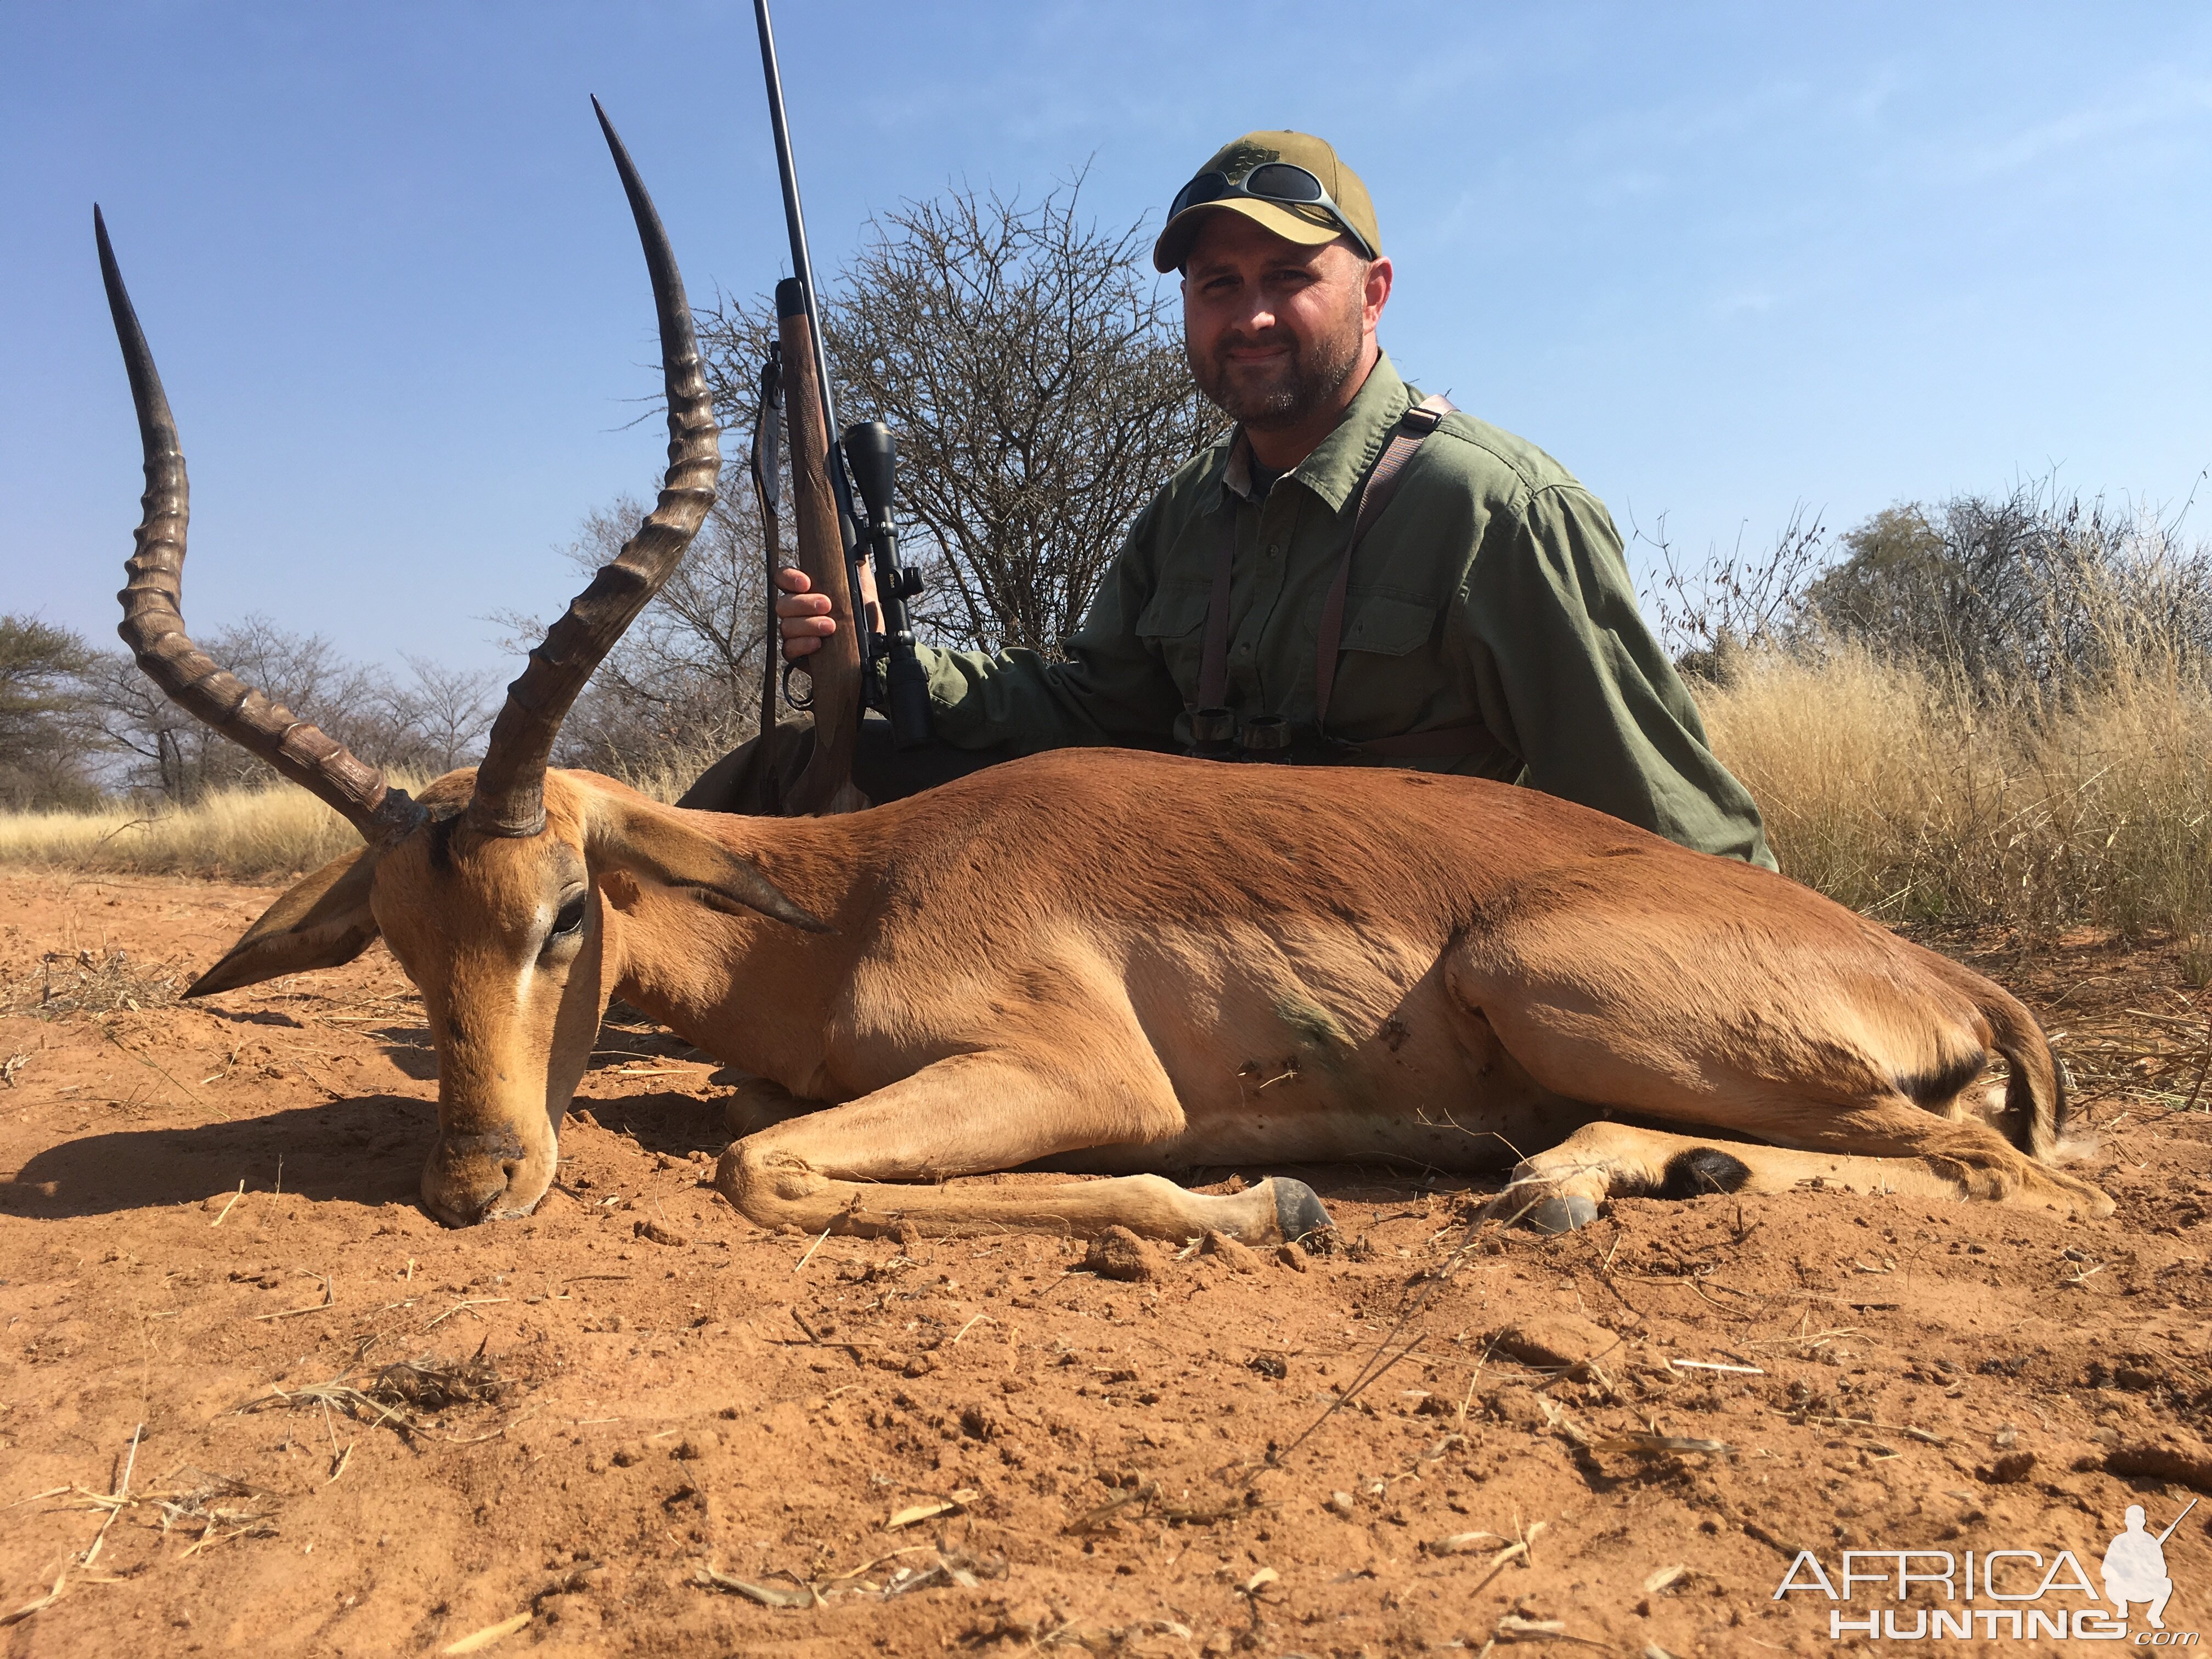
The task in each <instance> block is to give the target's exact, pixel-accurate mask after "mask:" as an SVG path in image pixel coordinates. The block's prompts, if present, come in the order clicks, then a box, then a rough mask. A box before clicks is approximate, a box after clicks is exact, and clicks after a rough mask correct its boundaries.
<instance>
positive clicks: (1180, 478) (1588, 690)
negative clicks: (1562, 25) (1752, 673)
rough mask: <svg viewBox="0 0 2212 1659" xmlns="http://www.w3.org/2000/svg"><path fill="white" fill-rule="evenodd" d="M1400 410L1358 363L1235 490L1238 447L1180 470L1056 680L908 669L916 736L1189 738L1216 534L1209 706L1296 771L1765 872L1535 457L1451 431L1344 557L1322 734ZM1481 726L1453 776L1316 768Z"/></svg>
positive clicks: (1698, 743) (926, 655) (1677, 694)
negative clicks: (1321, 696) (1515, 804)
mask: <svg viewBox="0 0 2212 1659" xmlns="http://www.w3.org/2000/svg"><path fill="white" fill-rule="evenodd" d="M1420 396H1421V393H1420V392H1419V391H1417V390H1415V389H1413V388H1412V387H1409V386H1407V385H1406V383H1405V382H1404V381H1403V380H1401V379H1399V377H1398V373H1397V371H1396V370H1395V368H1392V367H1391V366H1390V361H1389V358H1388V357H1387V356H1386V357H1383V358H1382V359H1381V360H1380V361H1378V362H1376V365H1375V368H1374V369H1373V371H1372V372H1371V373H1370V374H1369V375H1368V377H1367V380H1366V382H1365V384H1364V385H1363V386H1361V387H1360V390H1359V392H1358V396H1356V397H1355V398H1353V399H1352V406H1351V407H1350V408H1349V409H1348V410H1346V412H1345V416H1344V419H1343V420H1342V421H1341V422H1339V423H1338V425H1337V427H1336V429H1335V430H1334V432H1332V433H1331V434H1330V435H1328V438H1326V439H1325V440H1323V441H1322V443H1321V445H1320V447H1317V448H1316V449H1315V451H1314V452H1313V453H1312V454H1310V455H1309V456H1307V457H1306V459H1304V461H1303V462H1302V463H1300V464H1299V465H1298V466H1297V468H1296V469H1295V470H1293V471H1290V472H1287V473H1285V474H1284V475H1283V476H1282V477H1279V478H1278V479H1276V480H1275V481H1274V483H1273V487H1272V488H1270V489H1267V490H1265V491H1264V492H1262V491H1259V490H1256V489H1255V488H1254V486H1253V480H1252V477H1251V474H1250V471H1249V450H1248V449H1247V448H1246V447H1245V446H1244V445H1243V442H1242V441H1240V439H1239V437H1238V435H1231V437H1230V438H1229V439H1227V440H1225V441H1223V442H1221V443H1219V444H1217V445H1216V446H1214V447H1212V448H1211V449H1209V450H1207V451H1206V452H1205V453H1203V454H1201V455H1200V456H1198V457H1197V458H1196V459H1193V460H1192V461H1190V462H1188V464H1187V465H1184V466H1183V467H1182V468H1181V469H1180V470H1179V471H1177V472H1176V474H1175V476H1174V477H1171V478H1170V479H1169V480H1168V481H1167V483H1165V484H1164V486H1162V488H1161V489H1160V492H1159V494H1158V495H1155V496H1154V497H1153V498H1152V503H1151V505H1149V506H1148V507H1146V509H1145V510H1144V512H1143V513H1141V514H1140V515H1139V517H1138V519H1137V521H1136V523H1135V524H1134V525H1133V526H1132V527H1131V529H1130V531H1129V537H1128V540H1127V544H1125V545H1124V546H1123V548H1122V549H1121V554H1120V556H1118V557H1117V558H1116V559H1115V562H1114V564H1113V566H1112V568H1110V569H1109V572H1108V573H1107V575H1106V578H1105V580H1104V581H1103V583H1102V584H1101V585H1100V587H1099V590H1098V592H1097V597H1096V598H1095V599H1093V600H1092V601H1091V609H1090V611H1089V613H1088V614H1087V615H1086V616H1085V618H1084V622H1083V626H1082V628H1081V629H1079V631H1078V632H1077V633H1075V634H1074V635H1071V636H1070V637H1069V638H1068V640H1067V641H1066V650H1067V653H1068V657H1067V660H1066V661H1062V662H1054V661H1051V660H1049V659H1046V658H1044V657H1042V656H1039V655H1038V654H1036V653H1034V652H1030V651H1021V650H1012V651H1006V652H1003V653H998V654H996V655H993V654H989V653H982V652H975V651H943V650H935V649H927V648H926V649H925V650H924V651H923V653H922V658H923V661H924V663H925V665H927V669H928V671H929V688H930V696H931V700H932V702H933V706H934V713H935V716H936V727H937V733H938V735H939V737H940V738H943V739H945V741H946V742H949V743H951V744H954V745H956V746H957V747H961V748H969V749H975V748H982V747H985V746H987V745H989V744H998V743H1010V744H1012V746H1013V747H1014V749H1015V750H1017V751H1018V752H1020V753H1024V754H1027V753H1031V752H1034V751H1036V750H1044V749H1058V748H1066V747H1071V746H1075V745H1081V744H1130V745H1133V746H1139V747H1149V748H1157V747H1159V746H1161V745H1163V744H1167V743H1169V742H1173V743H1176V744H1183V743H1187V742H1188V738H1189V722H1188V711H1189V709H1190V708H1192V706H1193V705H1194V702H1195V701H1196V699H1197V696H1198V681H1199V669H1200V657H1201V655H1202V653H1203V647H1204V643H1205V635H1206V605H1207V600H1208V598H1209V595H1210V594H1211V592H1212V585H1213V573H1214V569H1215V566H1216V564H1217V562H1218V558H1219V553H1220V548H1221V544H1222V538H1224V537H1225V536H1226V535H1233V536H1234V537H1235V538H1236V556H1235V562H1234V564H1233V567H1232V569H1233V576H1232V585H1231V594H1230V631H1229V687H1228V692H1227V696H1226V702H1227V704H1228V706H1229V707H1230V708H1232V709H1235V710H1236V711H1237V714H1238V715H1239V718H1240V720H1241V719H1242V718H1243V717H1247V716H1250V715H1253V714H1280V715H1283V716H1284V717H1285V718H1286V719H1287V720H1289V721H1290V722H1291V733H1292V739H1293V742H1294V744H1296V745H1297V750H1298V758H1300V759H1310V758H1322V757H1340V758H1342V759H1345V760H1346V761H1349V762H1353V763H1359V762H1363V761H1364V763H1367V764H1401V765H1411V766H1419V767H1421V768H1423V769H1427V770H1431V771H1452V772H1468V773H1474V774H1477V775H1481V776H1484V777H1492V778H1499V779H1505V780H1511V781H1519V782H1521V783H1523V784H1526V785H1528V786H1529V787H1534V788H1537V789H1542V790H1546V791H1547V792H1549V793H1552V794H1555V795H1559V796H1562V797H1564V798H1565V799H1568V800H1573V801H1579V802H1581V803H1582V804H1583V805H1586V806H1594V807H1596V808H1597V809H1598V810H1599V811H1605V812H1610V813H1612V814H1613V816H1614V817H1620V818H1625V819H1626V820H1627V821H1628V822H1629V823H1634V824H1639V825H1641V826H1643V827H1644V829H1651V830H1656V832H1657V833H1659V834H1660V835H1662V836H1667V837H1668V839H1670V840H1673V841H1676V842H1681V843H1682V844H1683V845H1684V846H1686V847H1694V848H1699V849H1700V850H1702V851H1705V852H1710V853H1720V854H1728V855H1729V856H1732V857H1735V858H1741V859H1748V860H1753V862H1755V863H1759V864H1763V865H1765V866H1768V867H1770V868H1771V867H1772V866H1773V862H1774V860H1773V858H1772V855H1771V854H1769V853H1768V851H1767V848H1766V841H1765V835H1764V833H1763V831H1762V829H1761V826H1760V823H1759V809H1758V808H1757V807H1756V806H1754V805H1753V804H1752V799H1751V797H1750V795H1749V794H1748V793H1746V791H1745V789H1744V787H1743V786H1742V785H1741V783H1739V782H1737V781H1736V780H1735V778H1734V777H1733V776H1731V775H1729V771H1728V769H1726V768H1725V767H1723V765H1722V764H1721V763H1720V762H1719V761H1718V760H1717V759H1716V758H1715V757H1714V756H1713V753H1712V751H1711V750H1710V749H1709V748H1708V747H1707V746H1706V743H1705V726H1704V723H1703V722H1702V721H1701V720H1699V717H1698V710H1697V706H1696V705H1695V704H1694V703H1693V702H1691V700H1690V694H1689V692H1688V690H1687V689H1686V687H1685V686H1684V685H1683V684H1682V681H1681V678H1680V676H1679V675H1678V674H1676V673H1675V671H1674V665H1673V664H1671V663H1670V662H1668V659H1667V657H1666V653H1664V652H1662V650H1661V649H1660V648H1659V645H1658V642H1657V641H1656V640H1654V639H1653V638H1652V636H1651V634H1650V629H1647V628H1646V627H1645V626H1644V619H1643V617H1642V616H1641V615H1640V614H1639V613H1638V611H1637V607H1636V592H1635V589H1634V587H1633V586H1632V584H1631V582H1630V580H1629V575H1628V565H1627V561H1626V558H1625V557H1624V556H1623V555H1622V551H1621V542H1620V532H1618V531H1616V530H1615V529H1614V528H1613V520H1612V518H1611V516H1610V515H1609V514H1608V513H1607V512H1606V510H1605V507H1604V506H1603V504H1602V503H1601V502H1600V501H1598V500H1597V499H1596V497H1595V496H1593V495H1590V493H1589V491H1588V490H1586V489H1583V487H1582V486H1581V485H1580V484H1579V483H1576V482H1575V480H1574V478H1573V477H1571V475H1570V474H1569V473H1568V472H1567V471H1566V470H1565V468H1563V467H1562V466H1560V465H1559V463H1558V462H1556V461H1554V460H1553V459H1552V458H1551V457H1550V456H1548V455H1547V454H1545V453H1543V452H1542V451H1541V450H1540V449H1538V448H1536V447H1534V445H1531V444H1528V443H1526V442H1524V441H1522V440H1521V439H1519V438H1516V437H1514V436H1513V435H1510V433H1505V432H1501V431H1499V430H1498V428H1496V427H1493V426H1490V425H1487V424H1486V423H1485V422H1481V421H1479V420H1476V419H1475V418H1474V416H1470V415H1467V414H1462V413H1457V412H1455V413H1453V414H1450V415H1448V416H1445V417H1444V419H1443V423H1442V424H1441V425H1439V426H1438V427H1437V428H1436V430H1435V431H1434V432H1432V433H1431V434H1430V435H1429V436H1428V438H1427V439H1426V440H1425V441H1424V442H1423V443H1422V445H1421V447H1420V448H1419V451H1418V452H1417V453H1415V455H1414V457H1413V460H1412V461H1411V462H1410V463H1408V465H1407V467H1406V470H1405V471H1404V473H1403V474H1402V476H1401V478H1400V480H1399V483H1398V489H1397V494H1396V495H1395V498H1394V499H1393V500H1392V501H1391V503H1390V506H1389V508H1388V510H1387V511H1385V512H1384V513H1383V515H1382V517H1381V518H1380V519H1378V520H1376V522H1375V524H1374V526H1373V527H1372V528H1371V529H1370V531H1369V532H1368V535H1367V538H1366V540H1365V541H1364V542H1363V543H1362V544H1360V548H1359V551H1358V557H1357V559H1356V560H1355V562H1354V563H1353V566H1352V573H1351V582H1350V586H1349V588H1348V590H1347V594H1346V605H1345V612H1344V631H1343V636H1342V651H1341V654H1340V659H1339V662H1338V665H1337V671H1336V683H1335V686H1334V690H1333V692H1332V694H1331V696H1330V700H1329V707H1328V732H1327V734H1326V738H1324V737H1323V736H1322V734H1321V733H1320V732H1317V731H1316V726H1315V708H1314V653H1315V644H1316V638H1317V636H1318V634H1319V631H1320V622H1321V612H1322V603H1323V600H1324V599H1325V598H1326V597H1327V594H1328V587H1329V584H1330V582H1331V581H1332V580H1334V577H1335V574H1336V570H1337V567H1338V565H1339V564H1340V562H1342V560H1343V557H1344V550H1345V547H1346V544H1347V543H1348V542H1349V540H1350V538H1351V535H1352V520H1353V517H1354V514H1355V513H1356V512H1357V511H1358V496H1359V486H1360V484H1361V483H1362V482H1363V481H1364V478H1365V477H1366V476H1367V472H1368V470H1369V468H1370V467H1371V466H1372V465H1374V463H1375V461H1376V458H1377V457H1378V456H1379V455H1380V454H1381V453H1382V452H1383V446H1384V444H1385V443H1387V442H1388V441H1389V438H1390V435H1391V433H1392V431H1393V430H1394V429H1395V428H1396V426H1397V423H1398V421H1399V418H1400V417H1401V416H1402V415H1403V414H1404V413H1405V412H1406V410H1407V409H1408V408H1409V407H1410V406H1411V405H1412V404H1414V403H1415V402H1417V401H1419V398H1420ZM1469 722H1476V723H1479V724H1478V727H1477V729H1476V730H1475V731H1474V732H1473V733H1472V734H1471V735H1470V737H1469V739H1468V742H1469V744H1470V745H1471V747H1472V750H1473V752H1471V753H1468V754H1467V755H1465V756H1463V757H1460V758H1457V759H1443V760H1413V761H1397V762H1391V761H1381V760H1376V759H1374V758H1372V757H1362V756H1361V755H1359V754H1358V752H1357V751H1346V750H1342V749H1341V747H1337V748H1334V749H1332V748H1331V746H1330V745H1329V743H1328V739H1336V740H1346V739H1348V740H1351V741H1352V742H1360V741H1364V740H1368V739H1372V738H1388V737H1395V736H1397V735H1399V734H1401V733H1407V732H1426V731H1429V730H1431V729H1432V728H1437V727H1448V726H1465V725H1467V724H1468V723H1469Z"/></svg>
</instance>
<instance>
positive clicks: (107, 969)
mask: <svg viewBox="0 0 2212 1659" xmlns="http://www.w3.org/2000/svg"><path fill="white" fill-rule="evenodd" d="M179 977H180V970H179V969H178V968H177V967H176V965H175V964H174V963H167V962H161V963H155V964H154V965H153V966H151V967H141V966H139V965H138V964H137V963H135V962H133V961H132V960H131V953H130V952H129V951H109V950H102V951H89V950H81V951H77V952H76V955H75V956H71V955H70V954H69V953H68V952H67V951H47V952H46V955H45V956H44V957H41V958H40V962H39V971H38V974H37V975H36V976H35V977H33V976H29V975H25V976H23V977H21V978H11V977H5V976H0V1013H4V1014H29V1015H31V1016H32V1017H33V1018H38V1019H58V1018H61V1017H62V1016H63V1015H64V1014H92V1015H95V1016H97V1015H101V1014H112V1013H118V1012H123V1011H125V1010H128V1011H130V1012H133V1013H137V1012H143V1011H144V1010H146V1009H149V1008H166V1007H167V1006H169V1005H170V1004H171V1003H173V1002H174V1001H175V1000H177V992H178V988H179V987H178V981H179Z"/></svg>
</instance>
